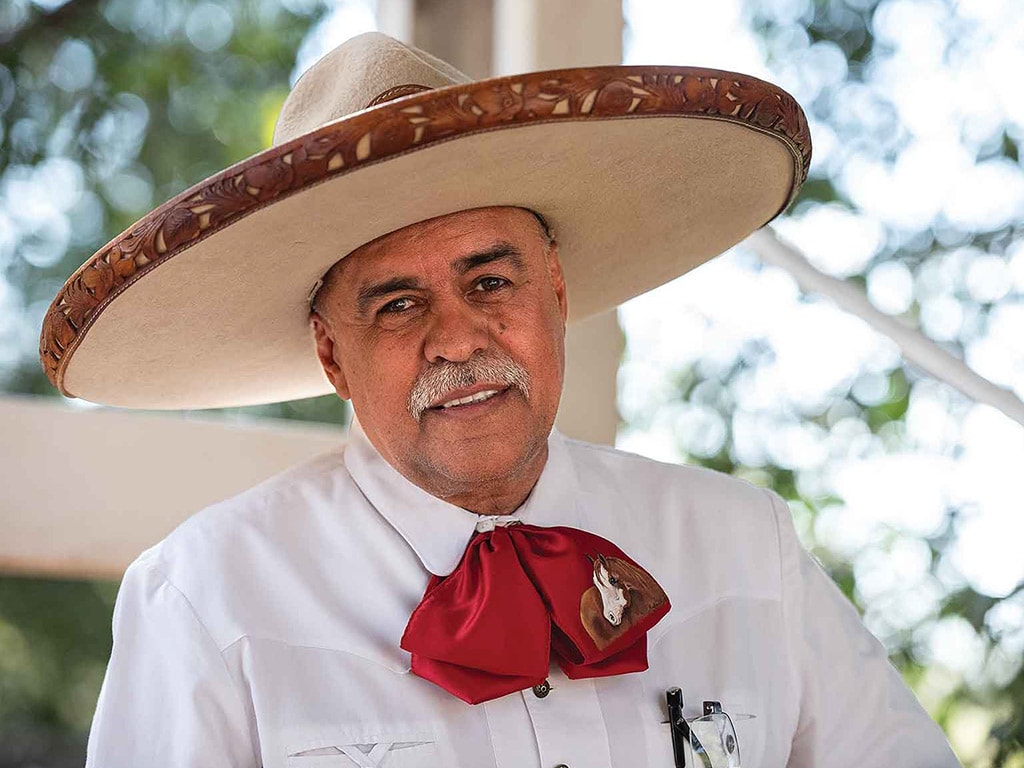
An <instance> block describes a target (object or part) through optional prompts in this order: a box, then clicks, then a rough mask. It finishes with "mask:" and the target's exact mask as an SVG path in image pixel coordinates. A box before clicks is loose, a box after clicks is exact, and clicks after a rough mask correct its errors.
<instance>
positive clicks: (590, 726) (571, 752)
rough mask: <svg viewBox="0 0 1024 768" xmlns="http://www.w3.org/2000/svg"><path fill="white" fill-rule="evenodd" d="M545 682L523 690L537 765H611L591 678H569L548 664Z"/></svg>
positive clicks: (576, 767) (570, 767)
mask: <svg viewBox="0 0 1024 768" xmlns="http://www.w3.org/2000/svg"><path fill="white" fill-rule="evenodd" d="M546 682H547V685H546V686H544V685H542V686H537V687H536V688H535V689H534V690H532V691H530V690H528V691H523V696H524V698H525V701H526V708H527V711H528V712H529V714H530V720H531V722H532V724H533V732H534V736H535V737H536V739H537V750H538V752H539V754H540V764H541V768H559V767H560V766H561V767H562V768H611V766H612V763H611V753H610V750H609V748H608V731H607V729H606V728H605V723H604V717H603V715H602V714H601V705H600V702H599V701H598V698H597V689H596V687H595V685H594V681H593V680H591V679H586V680H570V679H569V678H567V677H566V676H565V674H564V673H563V672H562V670H561V669H560V668H559V667H558V666H556V665H552V666H551V671H550V673H549V675H548V679H547V681H546Z"/></svg>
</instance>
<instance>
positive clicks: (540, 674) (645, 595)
mask: <svg viewBox="0 0 1024 768" xmlns="http://www.w3.org/2000/svg"><path fill="white" fill-rule="evenodd" d="M670 607H671V606H670V604H669V601H668V597H667V596H666V594H665V592H664V591H663V590H662V588H661V587H660V586H659V585H658V583H657V581H655V580H654V578H653V577H652V576H651V575H650V574H649V573H648V572H647V571H646V570H644V569H643V568H642V567H641V566H640V565H638V564H637V563H636V562H634V561H633V560H632V559H631V558H630V557H629V556H628V555H626V554H625V553H624V552H623V551H622V550H620V549H619V548H618V547H617V546H615V544H613V543H611V542H610V541H608V540H607V539H604V538H602V537H600V536H597V535H595V534H592V533H589V532H587V531H582V530H579V529H577V528H568V527H564V526H558V527H552V528H545V527H540V526H536V525H529V524H526V523H523V522H522V521H521V520H519V519H518V518H515V517H514V516H511V515H492V516H490V517H487V518H484V519H482V520H480V521H479V522H478V523H477V533H475V534H474V535H473V537H472V538H471V539H470V541H469V544H468V545H467V547H466V551H465V553H464V554H463V556H462V560H461V561H460V562H459V565H458V566H457V567H456V569H455V570H454V571H452V573H451V574H450V575H448V576H446V577H438V576H433V577H431V579H430V581H429V583H428V584H427V589H426V591H425V593H424V595H423V599H422V600H421V601H420V604H419V605H418V606H417V607H416V609H415V610H414V611H413V613H412V616H411V617H410V618H409V623H408V625H407V626H406V628H405V633H404V634H403V636H402V641H401V647H402V648H404V649H405V650H407V651H409V652H410V653H411V654H412V671H413V673H414V674H416V675H418V676H420V677H423V678H425V679H427V680H430V681H431V682H433V683H436V684H437V685H439V686H441V687H442V688H444V689H445V690H447V691H449V692H450V693H452V694H454V695H455V696H458V697H459V698H461V699H462V700H463V701H466V702H468V703H470V704H477V703H479V702H481V701H488V700H490V699H495V698H498V697H499V696H504V695H506V694H509V693H513V692H515V691H519V690H523V689H525V688H529V687H532V686H534V685H537V684H539V683H541V682H543V681H544V679H545V678H546V677H547V674H548V669H549V665H550V662H551V659H552V658H554V659H555V661H556V662H557V663H558V665H559V666H560V667H561V668H562V670H563V671H564V672H565V674H566V676H567V677H569V678H574V679H575V678H586V677H603V676H607V675H618V674H624V673H627V672H641V671H643V670H645V669H647V630H649V629H650V628H651V627H653V626H654V625H655V624H656V623H657V622H658V621H660V620H661V618H662V617H663V616H664V615H665V614H666V613H668V611H669V608H670Z"/></svg>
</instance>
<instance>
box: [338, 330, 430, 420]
mask: <svg viewBox="0 0 1024 768" xmlns="http://www.w3.org/2000/svg"><path fill="white" fill-rule="evenodd" d="M415 349H416V348H415V344H414V343H411V340H409V339H403V338H396V337H395V336H392V335H390V334H366V335H365V338H364V339H361V340H360V343H358V344H352V345H349V346H348V347H347V348H346V349H345V350H344V352H343V354H344V355H345V357H346V359H345V361H344V362H343V363H342V364H341V365H342V368H343V370H344V371H345V373H346V375H347V376H348V378H349V382H348V384H349V387H350V389H351V390H352V391H353V393H354V395H355V396H361V399H362V400H363V402H364V403H365V404H366V405H367V406H370V407H372V408H373V409H374V410H377V411H384V410H400V409H404V408H405V405H406V402H405V401H406V397H407V395H408V392H409V390H410V389H412V385H413V382H414V381H415V380H416V375H417V367H416V363H417V356H416V352H415Z"/></svg>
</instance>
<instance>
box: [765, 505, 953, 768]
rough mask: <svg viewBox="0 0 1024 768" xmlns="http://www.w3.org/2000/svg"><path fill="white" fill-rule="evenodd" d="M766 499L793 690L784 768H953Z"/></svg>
mask: <svg viewBox="0 0 1024 768" xmlns="http://www.w3.org/2000/svg"><path fill="white" fill-rule="evenodd" d="M767 493H768V494H769V496H770V497H771V503H772V508H773V510H774V512H775V516H776V519H777V524H778V528H779V538H780V549H781V552H780V556H781V562H782V591H783V612H784V614H785V616H784V619H785V622H786V626H787V633H788V637H787V641H788V646H789V650H790V659H791V660H792V663H793V666H794V671H795V674H796V676H797V678H798V680H799V684H800V717H799V724H798V727H797V732H796V735H795V736H794V739H793V744H792V750H791V752H790V758H789V762H788V764H787V765H788V766H789V768H812V767H813V768H863V767H864V766H873V765H893V766H895V765H898V766H901V768H925V767H926V766H927V768H947V767H948V768H953V767H954V766H959V765H960V763H959V762H958V761H957V759H956V757H955V756H954V754H953V751H952V750H951V749H950V746H949V743H948V742H947V741H946V737H945V735H944V734H943V733H942V729H940V728H939V726H938V725H937V724H936V723H935V722H934V721H933V720H932V719H931V718H930V717H929V716H928V713H927V712H925V711H924V709H923V708H922V707H921V705H920V703H919V702H918V701H917V698H916V697H915V696H914V694H913V692H912V691H911V690H910V689H909V688H908V687H907V685H906V684H905V683H904V682H903V679H902V678H901V677H900V675H899V673H898V672H897V671H896V669H895V668H894V667H893V666H892V664H891V663H890V662H889V659H888V655H887V653H886V651H885V647H884V646H883V645H882V644H881V643H880V642H879V641H878V640H877V639H876V638H875V637H874V636H873V635H872V634H871V633H870V632H869V631H868V630H867V628H866V627H865V626H864V624H863V622H862V621H861V619H860V616H858V614H857V611H856V609H855V608H854V606H853V605H852V604H851V603H850V601H849V600H847V599H846V596H845V595H843V593H842V592H840V591H839V589H838V588H837V587H836V585H835V584H834V583H833V582H832V579H831V578H829V576H828V574H826V573H825V571H824V570H822V568H821V566H820V565H818V563H817V562H816V561H815V560H814V559H813V558H812V557H811V556H810V555H809V554H808V553H807V552H806V551H805V550H804V549H803V547H802V546H801V545H800V542H799V540H798V539H797V537H796V531H795V529H794V527H793V520H792V517H791V515H790V511H789V507H788V505H787V504H786V503H785V501H783V500H782V498H781V497H779V496H778V495H777V494H775V493H773V492H771V491H767Z"/></svg>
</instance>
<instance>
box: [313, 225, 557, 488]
mask: <svg viewBox="0 0 1024 768" xmlns="http://www.w3.org/2000/svg"><path fill="white" fill-rule="evenodd" d="M335 272H337V273H338V274H336V275H332V279H330V280H329V281H328V284H327V285H325V286H324V289H322V290H321V292H320V296H319V297H318V306H319V309H320V313H321V315H322V317H321V318H318V317H317V315H313V317H312V320H311V322H312V326H313V329H314V333H315V335H316V339H317V353H318V355H319V357H320V360H321V363H322V364H323V365H324V370H325V371H326V373H327V375H328V377H329V378H330V379H331V382H332V383H333V384H334V387H335V389H336V390H337V392H338V394H339V396H341V397H342V398H345V399H349V398H350V399H351V400H352V405H353V407H354V409H355V411H356V414H357V415H358V417H359V421H360V423H361V424H362V426H363V429H364V430H365V432H366V434H367V437H369V439H370V441H371V442H372V443H373V444H374V446H375V447H376V448H377V450H378V451H380V453H381V455H382V456H384V458H385V459H386V460H387V461H388V462H389V463H390V464H392V466H394V467H396V468H397V469H398V470H399V471H400V472H401V473H402V474H403V475H405V476H406V477H408V478H409V479H410V480H412V481H413V482H414V483H416V484H417V485H420V486H421V487H423V488H425V489H427V490H428V491H430V492H432V493H434V494H435V495H438V496H441V497H449V496H456V495H459V494H462V493H464V492H465V489H466V488H467V487H478V488H479V484H481V483H487V482H497V483H501V482H505V483H506V484H507V483H509V482H514V481H515V479H516V478H517V477H518V476H520V475H523V474H524V473H525V474H530V473H533V474H534V475H535V474H536V473H538V472H539V467H540V466H543V461H544V459H545V458H546V447H547V436H548V433H549V431H550V430H551V426H552V424H553V422H554V418H555V413H556V411H557V410H558V401H559V398H560V396H561V391H562V377H563V371H564V361H565V356H564V337H565V319H566V298H565V285H564V282H563V279H562V273H561V267H560V266H559V264H558V256H557V251H556V250H555V248H554V246H551V247H549V246H548V243H547V240H546V238H545V236H544V235H543V233H542V232H541V228H540V226H539V223H538V221H537V220H536V219H535V218H534V217H533V216H532V215H531V214H530V213H529V212H528V211H525V210H523V209H521V208H510V207H501V208H481V209H475V210H471V211H462V212H460V213H455V214H451V215H449V216H444V217H441V218H437V219H432V220H429V221H426V222H421V223H419V224H414V225H412V226H409V227H406V228H404V229H401V230H398V231H397V232H393V233H391V234H389V235H386V236H385V237H382V238H380V239H378V240H375V241H373V242H371V243H368V244H367V245H364V246H362V247H361V248H359V249H357V250H356V251H354V252H353V253H351V254H350V255H349V256H347V257H346V258H345V259H344V260H343V262H342V263H341V264H340V265H339V267H338V268H337V269H336V270H335ZM325 294H326V295H325ZM488 393H494V394H491V395H489V396H488ZM470 396H476V397H477V398H486V399H482V400H479V401H477V402H472V403H467V404H453V401H455V400H459V399H462V398H466V397H470ZM445 406H447V407H445ZM421 409H422V410H421ZM535 479H536V477H535V476H534V477H533V478H532V480H535ZM532 480H531V485H532ZM527 490H528V489H527Z"/></svg>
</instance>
